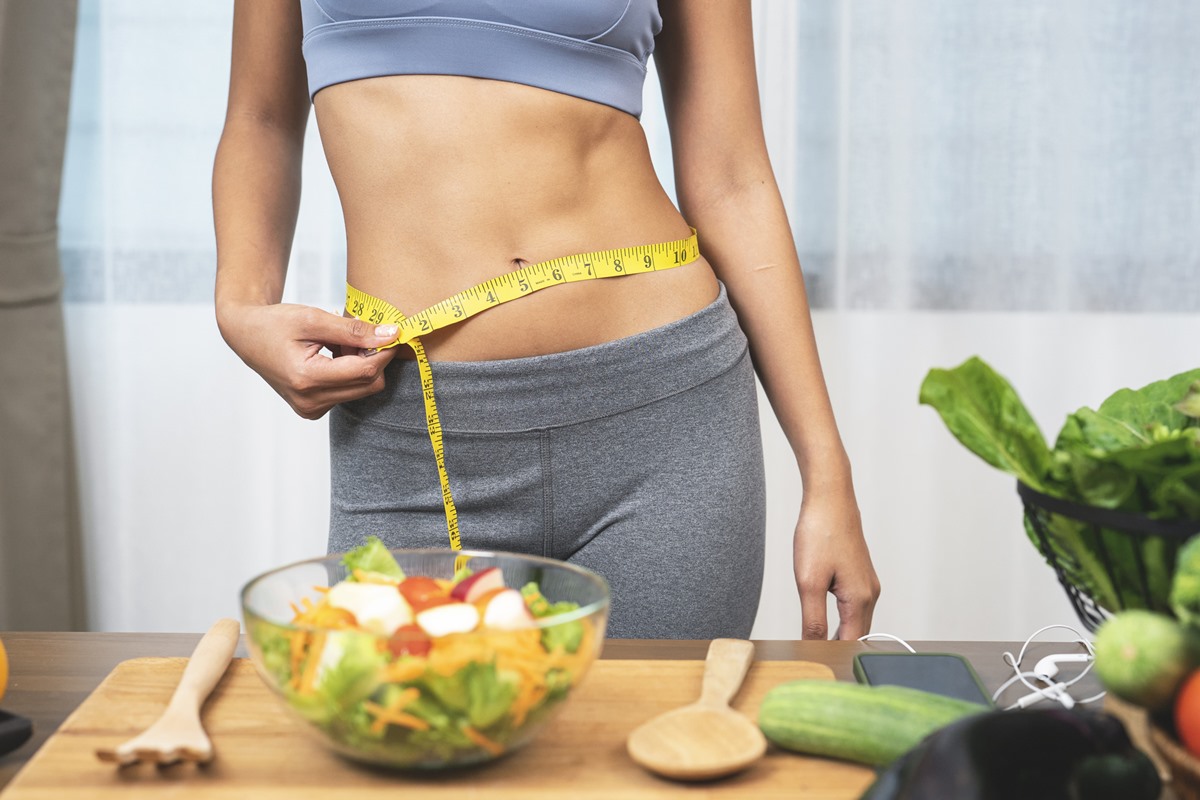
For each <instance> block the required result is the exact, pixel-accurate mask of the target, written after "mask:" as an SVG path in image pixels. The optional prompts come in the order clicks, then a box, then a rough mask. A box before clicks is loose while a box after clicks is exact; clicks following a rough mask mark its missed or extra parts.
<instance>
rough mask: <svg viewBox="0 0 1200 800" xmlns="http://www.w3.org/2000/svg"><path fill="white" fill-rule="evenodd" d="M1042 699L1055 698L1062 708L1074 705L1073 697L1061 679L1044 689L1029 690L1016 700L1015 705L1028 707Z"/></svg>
mask: <svg viewBox="0 0 1200 800" xmlns="http://www.w3.org/2000/svg"><path fill="white" fill-rule="evenodd" d="M1043 700H1057V701H1058V702H1059V703H1061V704H1062V707H1063V708H1074V707H1075V698H1074V697H1071V693H1070V692H1069V691H1067V685H1066V684H1065V683H1063V682H1061V681H1059V682H1058V683H1054V684H1051V685H1050V686H1047V687H1046V688H1044V689H1040V688H1039V689H1038V690H1037V691H1036V692H1030V693H1029V694H1027V695H1025V696H1024V697H1022V698H1021V699H1020V700H1018V701H1017V702H1016V707H1017V708H1029V707H1030V706H1031V705H1033V704H1034V703H1040V702H1042V701H1043Z"/></svg>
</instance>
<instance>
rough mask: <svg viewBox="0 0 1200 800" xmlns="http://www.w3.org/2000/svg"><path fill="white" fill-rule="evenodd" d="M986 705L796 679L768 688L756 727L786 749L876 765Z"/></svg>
mask: <svg viewBox="0 0 1200 800" xmlns="http://www.w3.org/2000/svg"><path fill="white" fill-rule="evenodd" d="M987 710H988V709H987V707H985V706H982V705H979V704H978V703H968V702H966V701H964V700H957V699H955V698H952V697H944V696H943V695H940V694H933V693H931V692H923V691H920V690H919V689H909V688H906V687H903V686H864V685H862V684H857V683H847V682H844V681H822V680H799V681H789V682H787V683H782V684H780V685H778V686H776V687H774V688H773V689H771V690H770V691H768V692H767V696H766V697H764V698H763V702H762V706H761V707H760V708H759V711H758V727H759V728H760V729H762V732H763V735H764V736H766V737H767V739H769V740H770V741H772V742H773V743H775V744H776V745H778V746H779V747H782V748H784V749H786V750H794V751H796V752H800V753H808V754H809V755H816V756H828V757H830V758H840V759H843V760H845V761H855V762H858V763H860V764H869V765H871V766H876V767H879V766H884V765H886V764H890V763H891V762H892V761H894V760H895V759H897V758H899V757H900V756H901V755H903V754H904V753H906V752H908V751H909V750H910V749H912V748H913V747H915V746H916V745H917V744H918V743H920V741H921V740H922V739H924V738H925V737H926V736H928V735H929V734H930V733H933V732H934V731H935V730H937V729H939V728H941V727H943V726H945V725H949V724H950V723H951V722H954V721H956V720H959V719H962V718H963V717H967V716H970V715H971V714H979V713H982V712H985V711H987Z"/></svg>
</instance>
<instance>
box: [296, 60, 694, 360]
mask: <svg viewBox="0 0 1200 800" xmlns="http://www.w3.org/2000/svg"><path fill="white" fill-rule="evenodd" d="M313 103H314V107H315V111H316V118H317V124H318V127H319V130H320V135H321V141H322V145H323V147H324V150H325V155H326V158H327V161H328V163H329V167H330V171H331V173H332V175H333V179H334V182H335V184H336V185H337V189H338V193H339V195H340V197H341V202H342V209H343V214H344V217H345V224H346V242H347V279H348V280H349V282H350V283H351V284H352V285H354V286H356V287H357V288H359V289H362V290H363V291H365V292H368V293H370V294H373V295H375V296H377V297H380V298H382V299H384V300H387V301H389V302H391V303H392V304H393V305H395V306H396V307H397V308H399V309H400V310H401V311H402V312H404V313H406V314H412V313H415V312H417V311H420V310H422V309H424V308H426V307H428V306H430V305H433V304H434V303H436V302H438V301H440V300H443V299H445V298H446V297H449V296H450V295H452V294H454V293H455V292H458V291H461V290H463V289H466V288H468V287H470V286H473V285H475V284H477V283H480V282H482V281H485V280H487V279H489V278H493V277H495V276H497V275H500V274H503V273H505V272H509V271H511V270H513V269H515V268H517V267H519V266H523V265H525V264H530V263H536V262H539V261H544V260H547V259H551V258H555V257H558V256H564V255H570V254H573V253H581V252H590V251H593V250H602V249H608V248H614V247H627V246H632V245H640V244H651V243H656V242H663V241H669V240H673V239H681V238H684V237H686V236H687V235H688V234H689V230H688V226H687V223H686V221H685V220H684V219H683V218H682V217H681V215H680V214H679V212H678V211H677V210H676V208H675V207H674V206H673V205H672V203H671V201H670V198H668V197H667V195H666V193H665V192H664V191H663V189H662V187H661V185H660V184H659V182H658V179H657V177H656V175H655V172H654V169H653V166H652V164H651V160H650V154H649V149H648V147H647V144H646V139H645V135H644V133H643V131H642V128H641V125H640V124H639V123H638V120H637V119H636V118H635V117H634V116H632V115H631V114H630V113H627V112H626V111H622V110H619V109H617V108H614V107H612V106H609V105H604V104H602V103H598V102H593V101H590V100H584V99H580V98H578V97H572V96H569V95H567V94H560V93H558V92H554V91H548V90H546V89H541V88H535V87H533V86H527V85H523V84H518V83H511V82H507V81H500V80H491V79H481V78H474V77H464V76H458V75H385V76H382V77H370V78H365V79H359V80H351V81H347V82H342V83H337V84H335V85H331V86H327V87H325V88H323V89H321V90H320V91H318V92H317V94H316V95H315V97H314V99H313ZM703 234H704V232H703V231H701V232H700V236H701V240H700V241H701V247H702V248H703ZM716 293H717V284H716V278H715V277H714V275H713V272H712V270H711V269H710V267H709V265H708V264H707V262H706V261H705V260H704V259H703V258H701V259H700V260H699V261H698V262H696V263H693V264H690V265H687V266H685V267H683V268H680V269H672V270H667V271H664V272H656V273H651V274H644V275H634V276H629V277H622V278H610V279H604V280H595V281H586V282H582V283H572V284H565V285H562V286H556V287H552V288H550V289H548V290H545V291H542V292H538V293H536V294H533V295H530V296H529V297H525V298H522V299H520V300H518V301H514V302H510V303H507V304H504V305H501V306H498V307H495V308H493V309H490V310H488V311H486V312H484V313H483V314H480V315H479V316H477V317H474V318H472V319H469V320H467V321H465V322H463V323H459V324H458V325H454V326H452V327H450V328H447V329H444V330H442V331H437V332H435V333H433V334H429V335H427V336H424V337H422V341H423V342H424V344H425V347H426V350H427V352H428V353H429V355H430V358H432V359H434V360H456V361H474V360H485V359H499V358H516V357H521V356H527V355H538V354H544V353H551V352H560V351H565V350H570V349H575V348H579V347H585V346H589V345H593V344H598V343H601V342H605V341H610V340H613V339H617V338H621V337H623V336H628V335H632V334H634V333H638V332H640V331H643V330H648V329H650V328H653V327H657V326H659V325H662V324H665V323H667V322H670V321H673V320H675V319H679V318H680V317H683V316H686V315H688V314H690V313H692V312H694V311H697V310H699V309H700V308H703V307H704V306H705V305H707V304H708V303H710V302H711V301H712V300H713V298H714V297H715V296H716Z"/></svg>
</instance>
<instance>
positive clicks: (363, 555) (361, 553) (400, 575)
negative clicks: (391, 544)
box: [342, 536, 404, 580]
mask: <svg viewBox="0 0 1200 800" xmlns="http://www.w3.org/2000/svg"><path fill="white" fill-rule="evenodd" d="M342 565H343V566H344V567H345V568H346V572H348V573H349V575H348V576H347V578H346V580H354V570H356V569H361V570H363V571H364V572H374V573H376V574H378V575H386V576H387V577H389V578H395V579H397V580H404V570H402V569H400V565H399V564H397V563H396V559H395V557H394V556H393V555H392V553H391V551H390V550H388V549H387V546H386V545H384V543H383V542H382V541H381V540H380V538H379V537H378V536H371V537H368V538H367V541H366V543H365V544H363V545H360V546H359V547H356V548H354V549H353V550H351V551H350V552H348V553H346V555H344V556H342Z"/></svg>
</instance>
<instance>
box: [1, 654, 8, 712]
mask: <svg viewBox="0 0 1200 800" xmlns="http://www.w3.org/2000/svg"><path fill="white" fill-rule="evenodd" d="M7 686H8V653H6V652H4V642H0V700H3V699H4V689H5V688H6V687H7Z"/></svg>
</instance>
